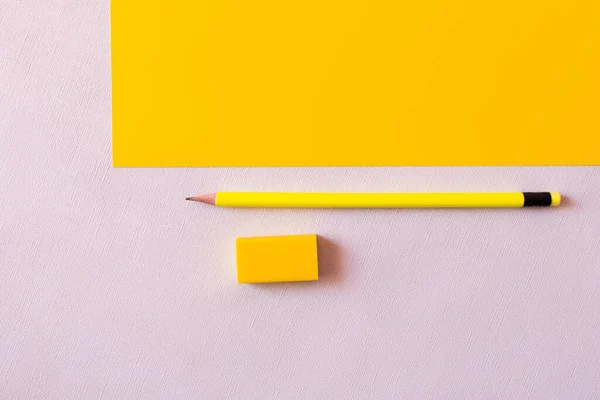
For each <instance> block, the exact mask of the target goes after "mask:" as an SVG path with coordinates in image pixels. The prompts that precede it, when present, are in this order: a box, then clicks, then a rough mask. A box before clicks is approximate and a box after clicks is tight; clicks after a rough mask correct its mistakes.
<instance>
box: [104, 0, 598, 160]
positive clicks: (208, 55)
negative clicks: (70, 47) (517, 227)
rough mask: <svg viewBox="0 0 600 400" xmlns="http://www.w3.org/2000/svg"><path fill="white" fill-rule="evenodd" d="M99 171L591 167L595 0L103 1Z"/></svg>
mask: <svg viewBox="0 0 600 400" xmlns="http://www.w3.org/2000/svg"><path fill="white" fill-rule="evenodd" d="M112 44H113V117H114V120H113V122H114V126H113V129H114V131H113V148H114V164H115V165H116V166H122V167H128V166H292V165H297V166H334V165H573V164H600V107H599V106H600V1H598V0H570V1H565V0H529V1H523V0H505V1H482V0H463V1H461V0H437V1H436V0H425V1H398V0H361V1H358V0H252V1H249V0H173V1H164V0H160V1H159V0H113V2H112Z"/></svg>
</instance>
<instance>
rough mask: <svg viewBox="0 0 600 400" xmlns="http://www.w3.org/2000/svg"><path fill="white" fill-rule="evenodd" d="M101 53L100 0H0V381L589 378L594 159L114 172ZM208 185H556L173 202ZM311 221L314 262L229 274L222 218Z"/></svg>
mask: <svg viewBox="0 0 600 400" xmlns="http://www.w3.org/2000/svg"><path fill="white" fill-rule="evenodd" d="M109 51H110V46H109V4H108V1H107V0H102V1H99V0H98V1H91V0H88V1H83V0H45V1H40V0H0V149H1V150H2V157H1V158H0V190H1V193H2V196H1V199H0V398H2V399H13V398H15V399H17V398H23V399H25V398H27V399H32V398H36V399H59V398H61V399H63V398H68V399H86V398H125V399H133V398H143V399H152V398H169V399H174V398H206V399H217V398H232V399H233V398H239V399H269V398H276V399H294V398H301V399H317V398H319V399H321V398H373V399H375V398H376V399H397V398H460V399H462V398H509V399H514V398H519V399H523V398H540V399H548V398H565V399H567V398H568V399H575V398H598V397H600V379H598V378H599V376H600V367H599V365H600V339H599V335H600V290H599V284H600V249H599V248H600V246H599V244H600V196H599V193H598V190H599V189H598V188H599V187H600V169H599V168H370V169H367V168H340V169H315V168H305V169H301V168H297V169H294V168H290V169H277V168H274V169H138V170H133V169H122V170H117V169H113V168H112V167H111V155H110V154H111V137H110V135H111V134H110V126H111V122H110V113H111V106H110V58H109ZM565 140H568V137H566V138H565ZM218 189H221V190H226V189H231V190H245V189H248V190H253V189H256V190H261V189H262V190H348V191H351V190H357V191H362V190H375V191H399V190H406V191H425V190H430V191H444V190H456V191H465V190H481V191H484V190H506V191H510V190H545V189H547V190H560V191H562V192H564V193H565V194H566V195H568V196H569V198H570V201H569V202H568V203H567V204H566V205H565V206H564V207H561V208H559V209H553V210H547V209H546V210H516V211H515V210H482V211H460V210H455V211H433V210H429V211H428V210H421V211H419V210H416V211H383V210H382V211H261V210H224V209H216V208H209V207H203V206H201V205H198V204H192V203H189V202H185V201H183V198H184V197H185V196H188V195H192V194H198V193H201V192H203V191H212V190H218ZM312 232H314V233H318V234H320V235H322V236H323V237H325V238H326V239H327V240H328V242H324V244H323V245H322V246H321V249H320V250H321V253H322V255H321V261H322V263H323V264H324V268H323V269H324V275H323V277H322V280H321V281H320V282H318V283H301V284H276V285H266V286H238V285H237V284H236V283H235V269H234V268H235V266H234V239H235V237H236V236H247V235H265V234H292V233H312Z"/></svg>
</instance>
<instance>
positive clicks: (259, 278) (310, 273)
mask: <svg viewBox="0 0 600 400" xmlns="http://www.w3.org/2000/svg"><path fill="white" fill-rule="evenodd" d="M236 247H237V276H238V283H262V282H293V281H316V280H318V279H319V265H318V260H317V235H294V236H267V237H250V238H238V239H237V243H236Z"/></svg>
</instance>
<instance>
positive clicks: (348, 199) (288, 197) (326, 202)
mask: <svg viewBox="0 0 600 400" xmlns="http://www.w3.org/2000/svg"><path fill="white" fill-rule="evenodd" d="M186 200H190V201H198V202H201V203H206V204H211V205H214V206H219V207H266V208H519V207H535V206H537V207H548V206H558V205H560V194H559V193H556V192H552V193H550V192H535V193H533V192H515V193H256V192H218V193H210V194H206V195H202V196H197V197H188V198H187V199H186Z"/></svg>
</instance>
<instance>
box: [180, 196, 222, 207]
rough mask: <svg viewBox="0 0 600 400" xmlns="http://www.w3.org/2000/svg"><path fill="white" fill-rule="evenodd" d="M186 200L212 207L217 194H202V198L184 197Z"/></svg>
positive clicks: (215, 201)
mask: <svg viewBox="0 0 600 400" xmlns="http://www.w3.org/2000/svg"><path fill="white" fill-rule="evenodd" d="M186 200H189V201H197V202H198V203H204V204H210V205H213V206H214V205H216V203H217V194H216V193H209V194H204V195H202V196H196V197H186Z"/></svg>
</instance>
